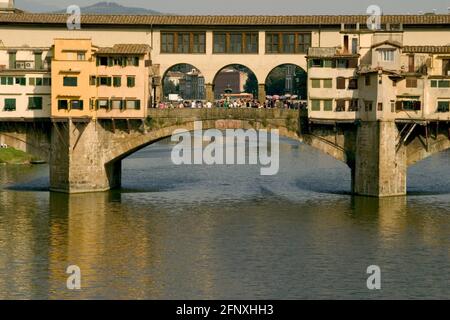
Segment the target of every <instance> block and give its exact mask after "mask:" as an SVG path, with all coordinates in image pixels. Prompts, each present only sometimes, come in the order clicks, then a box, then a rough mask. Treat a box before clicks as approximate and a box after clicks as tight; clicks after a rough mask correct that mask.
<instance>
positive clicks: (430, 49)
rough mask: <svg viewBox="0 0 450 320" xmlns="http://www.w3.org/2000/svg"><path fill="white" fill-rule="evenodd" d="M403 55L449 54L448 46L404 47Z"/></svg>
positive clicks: (449, 48)
mask: <svg viewBox="0 0 450 320" xmlns="http://www.w3.org/2000/svg"><path fill="white" fill-rule="evenodd" d="M403 52H404V53H436V54H441V53H450V46H404V47H403Z"/></svg>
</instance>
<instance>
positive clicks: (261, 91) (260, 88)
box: [258, 83, 266, 103]
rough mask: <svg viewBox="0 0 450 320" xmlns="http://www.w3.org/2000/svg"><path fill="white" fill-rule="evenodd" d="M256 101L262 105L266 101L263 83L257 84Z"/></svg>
mask: <svg viewBox="0 0 450 320" xmlns="http://www.w3.org/2000/svg"><path fill="white" fill-rule="evenodd" d="M258 101H259V102H260V103H264V102H265V101H266V85H265V84H264V83H259V84H258Z"/></svg>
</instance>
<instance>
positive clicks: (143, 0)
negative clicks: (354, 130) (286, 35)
mask: <svg viewBox="0 0 450 320" xmlns="http://www.w3.org/2000/svg"><path fill="white" fill-rule="evenodd" d="M99 1H101V0H16V3H17V6H18V7H22V8H23V9H28V10H30V9H31V8H32V9H33V10H36V9H35V8H39V7H40V9H41V10H39V11H46V10H55V9H63V8H66V7H67V6H69V5H79V6H86V5H90V4H94V3H96V2H99ZM113 2H117V3H119V4H122V5H125V6H133V7H143V8H147V9H153V10H156V11H160V12H164V13H174V14H199V15H202V14H268V15H271V14H273V15H275V14H280V15H288V14H292V15H297V14H298V15H307V14H366V9H367V7H368V6H369V5H372V4H375V5H378V6H379V7H381V8H382V10H383V13H385V14H395V13H405V14H406V13H409V14H417V13H419V12H421V11H422V12H432V11H433V9H436V10H437V12H438V13H448V10H449V9H448V8H449V7H450V0H427V1H418V0H312V1H305V0H128V1H123V0H117V1H113Z"/></svg>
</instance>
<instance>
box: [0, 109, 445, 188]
mask: <svg viewBox="0 0 450 320" xmlns="http://www.w3.org/2000/svg"><path fill="white" fill-rule="evenodd" d="M148 113H149V115H148V117H147V118H146V119H128V120H119V119H90V118H82V119H74V118H72V119H59V120H53V121H52V122H50V121H47V122H36V123H29V122H16V123H5V122H0V142H3V143H7V144H8V145H11V146H13V147H16V148H18V149H21V150H24V151H28V152H30V153H33V154H36V155H38V156H40V157H42V158H44V159H48V160H49V163H50V186H51V190H53V191H59V192H66V193H82V192H95V191H105V190H109V189H111V188H117V187H120V184H121V160H122V159H124V158H126V157H127V156H129V155H131V154H133V153H134V152H136V151H138V150H140V149H142V148H144V147H146V146H148V145H151V144H152V143H155V142H157V141H160V140H162V139H165V138H167V137H170V136H171V135H172V133H173V132H174V131H175V130H177V129H187V130H189V131H192V130H194V122H196V121H202V125H203V129H204V130H207V129H250V128H254V129H256V130H258V129H268V130H270V129H278V130H279V133H280V136H283V137H287V138H291V139H294V140H298V141H301V142H303V143H306V144H308V145H310V146H312V147H314V148H316V149H318V150H320V151H322V152H324V153H325V154H328V155H329V156H331V157H333V158H335V159H337V160H339V161H342V162H344V163H346V164H347V165H348V166H349V167H350V168H351V172H352V189H353V192H354V193H355V194H360V195H368V196H376V197H383V196H395V195H405V194H406V172H407V167H408V166H409V165H411V164H414V163H416V162H418V161H420V160H422V159H424V158H426V157H428V156H430V155H432V154H434V153H437V152H440V151H443V150H446V149H448V148H450V139H449V137H450V127H449V125H448V122H423V123H396V122H393V121H389V122H388V121H367V122H366V121H352V122H338V121H329V120H326V121H324V120H322V121H321V120H314V119H308V116H307V113H306V111H298V110H284V109H271V110H266V109H222V108H215V109H165V110H159V109H149V112H148ZM155 174H157V173H155Z"/></svg>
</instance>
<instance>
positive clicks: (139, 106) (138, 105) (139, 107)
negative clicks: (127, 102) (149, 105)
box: [134, 100, 141, 110]
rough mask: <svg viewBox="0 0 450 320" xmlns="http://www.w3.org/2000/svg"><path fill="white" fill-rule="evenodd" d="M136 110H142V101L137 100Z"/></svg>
mask: <svg viewBox="0 0 450 320" xmlns="http://www.w3.org/2000/svg"><path fill="white" fill-rule="evenodd" d="M134 108H135V109H136V110H141V100H136V102H135V105H134Z"/></svg>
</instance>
